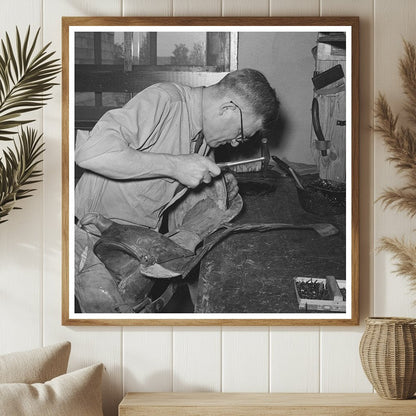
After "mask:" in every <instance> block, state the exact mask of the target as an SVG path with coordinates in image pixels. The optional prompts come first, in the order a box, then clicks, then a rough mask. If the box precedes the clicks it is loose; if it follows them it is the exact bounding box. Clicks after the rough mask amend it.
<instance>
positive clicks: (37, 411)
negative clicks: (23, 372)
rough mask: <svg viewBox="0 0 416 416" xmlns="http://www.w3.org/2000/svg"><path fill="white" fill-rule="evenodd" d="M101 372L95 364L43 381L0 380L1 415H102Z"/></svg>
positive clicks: (100, 366) (101, 367)
mask: <svg viewBox="0 0 416 416" xmlns="http://www.w3.org/2000/svg"><path fill="white" fill-rule="evenodd" d="M102 372H103V365H102V364H97V365H93V366H90V367H87V368H84V369H82V370H77V371H74V372H72V373H68V374H64V375H62V376H59V377H56V378H54V379H52V380H50V381H47V382H46V383H44V384H42V383H35V384H24V383H5V384H0V397H1V400H0V415H13V416H40V415H42V416H103V411H102V404H101V401H102V396H101V379H102Z"/></svg>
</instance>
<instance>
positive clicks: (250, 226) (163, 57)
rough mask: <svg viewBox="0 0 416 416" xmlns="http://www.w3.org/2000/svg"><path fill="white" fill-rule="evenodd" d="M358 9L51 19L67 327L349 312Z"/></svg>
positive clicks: (342, 318) (354, 256) (340, 321)
mask: <svg viewBox="0 0 416 416" xmlns="http://www.w3.org/2000/svg"><path fill="white" fill-rule="evenodd" d="M358 25H359V22H358V18H357V17H293V18H289V17H285V18H278V17H276V18H266V17H264V18H263V17H261V18H260V17H258V18H257V17H243V18H237V17H233V18H194V17H192V18H191V17H190V18H185V17H178V18H163V17H160V18H159V17H152V18H145V17H143V18H142V17H140V18H135V17H131V18H130V17H126V18H121V17H89V18H86V17H85V18H84V17H64V18H63V20H62V30H63V59H62V64H63V74H62V75H63V79H62V86H63V90H62V91H63V94H62V96H63V103H62V104H63V105H62V109H63V152H62V180H63V182H62V206H63V224H62V226H63V233H62V235H63V261H62V276H63V278H62V323H63V324H64V325H355V324H358V321H359V310H358V303H359V302H358V298H359V262H358V255H359V247H358V241H359V228H358V223H359V221H358V219H359V213H358V200H359V189H358V179H359V178H358V160H359V154H358V125H359V100H358V85H359V84H358V68H359V65H358V58H359V49H358V44H359V42H358Z"/></svg>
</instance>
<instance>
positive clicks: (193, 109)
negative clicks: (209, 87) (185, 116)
mask: <svg viewBox="0 0 416 416" xmlns="http://www.w3.org/2000/svg"><path fill="white" fill-rule="evenodd" d="M204 88H205V87H196V88H191V90H190V92H189V102H190V105H189V113H190V116H191V117H190V118H191V137H192V141H194V140H196V139H197V136H198V133H200V132H201V131H202V91H203V89H204Z"/></svg>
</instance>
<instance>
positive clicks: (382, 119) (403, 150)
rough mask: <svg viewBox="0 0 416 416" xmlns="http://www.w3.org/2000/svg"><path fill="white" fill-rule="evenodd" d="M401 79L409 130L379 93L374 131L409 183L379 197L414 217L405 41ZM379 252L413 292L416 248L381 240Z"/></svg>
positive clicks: (411, 74) (415, 111)
mask: <svg viewBox="0 0 416 416" xmlns="http://www.w3.org/2000/svg"><path fill="white" fill-rule="evenodd" d="M399 70H400V77H401V79H402V87H403V91H404V93H405V95H406V102H405V104H404V110H405V113H406V115H407V118H408V120H409V122H410V125H411V127H412V128H409V127H405V126H401V125H400V126H399V125H398V122H399V117H398V115H395V114H394V113H393V111H392V109H391V106H390V105H389V104H388V102H387V99H386V97H385V96H384V95H383V94H379V96H378V98H377V100H376V104H375V118H376V120H377V122H376V125H375V129H374V131H375V132H376V133H379V134H380V135H381V137H382V138H383V141H384V144H385V145H386V147H387V149H388V151H389V152H390V156H389V157H388V159H387V160H388V161H390V162H392V163H393V164H394V165H395V167H396V168H397V170H398V171H399V172H400V173H401V174H403V175H404V176H405V177H406V179H407V181H408V183H407V184H406V185H405V186H404V187H402V188H387V189H385V190H384V192H383V193H382V194H381V196H380V197H379V198H378V201H380V202H381V203H382V206H383V208H387V207H394V208H396V209H398V210H401V211H404V212H406V213H407V214H408V215H409V216H410V217H411V218H413V217H414V216H415V215H416V131H415V130H414V128H416V46H415V45H414V44H412V43H410V42H407V41H404V57H403V58H402V59H400V62H399ZM379 250H386V251H389V252H391V253H392V254H393V256H394V258H395V259H396V260H397V263H396V270H395V273H396V274H398V275H400V276H406V277H408V279H409V282H410V286H411V289H412V290H414V291H416V246H415V245H412V244H410V243H406V242H405V241H404V240H403V239H398V238H387V237H385V238H382V239H381V244H380V246H379Z"/></svg>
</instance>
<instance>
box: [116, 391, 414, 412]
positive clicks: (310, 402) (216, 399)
mask: <svg viewBox="0 0 416 416" xmlns="http://www.w3.org/2000/svg"><path fill="white" fill-rule="evenodd" d="M197 415H198V416H208V415H209V416H217V415H218V416H231V415H232V416H280V415H282V416H295V415H308V416H314V415H316V416H324V415H330V416H334V415H337V416H361V415H362V416H380V415H389V416H406V415H416V399H413V400H386V399H382V398H380V397H379V396H378V395H377V394H362V393H352V394H338V393H336V394H324V393H289V394H286V393H270V394H267V393H127V395H126V396H125V397H124V399H123V400H122V402H121V403H120V405H119V416H197Z"/></svg>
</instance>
